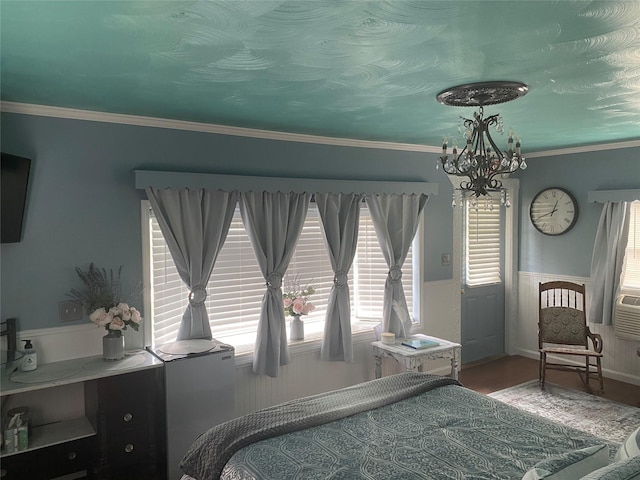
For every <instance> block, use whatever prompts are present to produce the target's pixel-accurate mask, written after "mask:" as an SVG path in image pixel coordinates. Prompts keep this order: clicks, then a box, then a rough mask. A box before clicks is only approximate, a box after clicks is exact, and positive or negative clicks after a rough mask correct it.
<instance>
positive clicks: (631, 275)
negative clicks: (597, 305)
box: [622, 201, 640, 290]
mask: <svg viewBox="0 0 640 480" xmlns="http://www.w3.org/2000/svg"><path fill="white" fill-rule="evenodd" d="M622 272H623V273H622V288H625V289H633V290H640V201H635V202H633V203H632V204H631V213H630V216H629V240H628V242H627V249H626V250H625V256H624V266H623V270H622Z"/></svg>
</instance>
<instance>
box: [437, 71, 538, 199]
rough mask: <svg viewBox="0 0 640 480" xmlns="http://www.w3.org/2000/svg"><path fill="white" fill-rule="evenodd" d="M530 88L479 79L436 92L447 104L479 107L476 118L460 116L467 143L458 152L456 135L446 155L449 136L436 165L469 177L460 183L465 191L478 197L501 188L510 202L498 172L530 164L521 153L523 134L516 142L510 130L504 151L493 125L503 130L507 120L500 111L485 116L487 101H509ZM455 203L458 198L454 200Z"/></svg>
mask: <svg viewBox="0 0 640 480" xmlns="http://www.w3.org/2000/svg"><path fill="white" fill-rule="evenodd" d="M528 91H529V87H528V86H527V85H525V84H524V83H520V82H503V81H500V82H480V83H470V84H466V85H459V86H457V87H452V88H448V89H446V90H443V91H442V92H440V93H439V94H438V95H437V97H436V98H437V99H438V101H439V102H440V103H442V104H444V105H449V106H454V107H479V110H478V111H477V112H474V113H473V118H465V117H461V119H462V124H463V126H464V139H465V146H464V148H463V149H462V150H461V151H460V153H458V147H457V144H456V140H455V139H453V152H452V155H451V157H450V156H449V155H447V143H448V141H447V138H446V137H445V139H444V141H443V144H442V156H441V157H440V163H437V162H436V168H438V167H439V165H440V164H441V165H442V168H443V169H444V171H445V172H446V173H447V174H449V175H456V176H460V177H467V178H468V180H464V181H462V182H461V183H460V188H459V190H460V191H461V192H462V195H463V197H464V194H465V193H467V192H470V193H472V194H473V195H474V196H475V197H479V196H481V195H489V193H490V192H500V194H501V199H500V203H501V204H502V205H505V206H507V207H508V206H509V200H508V198H507V195H506V190H505V189H504V188H503V186H502V182H501V181H500V179H499V178H496V176H498V175H503V174H509V173H512V172H515V171H516V170H517V169H518V168H520V169H522V170H524V169H525V168H527V163H526V161H525V158H524V157H523V156H522V153H521V145H520V136H516V141H515V146H514V133H513V130H509V140H508V145H507V150H505V151H502V150H500V148H499V147H498V146H497V145H496V143H495V142H494V140H493V138H491V134H490V132H489V129H490V128H494V129H495V130H496V131H497V132H498V133H500V134H504V123H503V120H502V117H501V116H500V115H498V114H495V115H491V116H488V117H486V118H485V117H484V106H485V105H496V104H499V103H505V102H510V101H511V100H515V99H517V98H520V97H522V96H524V95H526V93H527V92H528ZM453 205H454V206H455V198H454V201H453Z"/></svg>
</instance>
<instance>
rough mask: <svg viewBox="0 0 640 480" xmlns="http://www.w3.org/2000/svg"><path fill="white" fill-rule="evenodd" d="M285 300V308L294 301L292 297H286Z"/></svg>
mask: <svg viewBox="0 0 640 480" xmlns="http://www.w3.org/2000/svg"><path fill="white" fill-rule="evenodd" d="M283 302H284V308H287V307H290V306H291V304H292V303H293V302H292V301H291V299H290V298H285V299H284V300H283Z"/></svg>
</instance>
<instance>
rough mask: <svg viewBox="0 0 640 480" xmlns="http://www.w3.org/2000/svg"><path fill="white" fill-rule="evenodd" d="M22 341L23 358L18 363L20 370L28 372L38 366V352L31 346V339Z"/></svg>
mask: <svg viewBox="0 0 640 480" xmlns="http://www.w3.org/2000/svg"><path fill="white" fill-rule="evenodd" d="M23 342H24V358H23V359H22V363H21V364H20V370H22V371H23V372H30V371H31V370H35V369H36V368H38V353H37V352H36V351H35V349H34V348H33V345H32V344H31V340H23Z"/></svg>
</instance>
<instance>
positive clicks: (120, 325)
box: [109, 317, 127, 330]
mask: <svg viewBox="0 0 640 480" xmlns="http://www.w3.org/2000/svg"><path fill="white" fill-rule="evenodd" d="M126 328H127V326H126V325H125V323H124V321H123V320H122V319H121V318H120V317H113V320H112V321H111V323H110V324H109V330H125V329H126Z"/></svg>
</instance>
